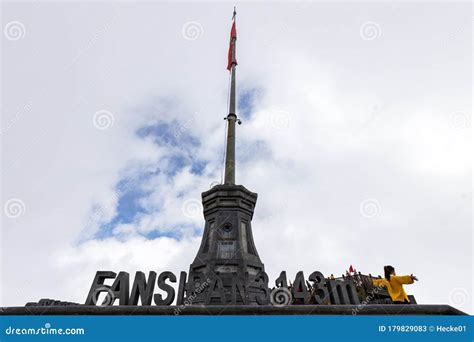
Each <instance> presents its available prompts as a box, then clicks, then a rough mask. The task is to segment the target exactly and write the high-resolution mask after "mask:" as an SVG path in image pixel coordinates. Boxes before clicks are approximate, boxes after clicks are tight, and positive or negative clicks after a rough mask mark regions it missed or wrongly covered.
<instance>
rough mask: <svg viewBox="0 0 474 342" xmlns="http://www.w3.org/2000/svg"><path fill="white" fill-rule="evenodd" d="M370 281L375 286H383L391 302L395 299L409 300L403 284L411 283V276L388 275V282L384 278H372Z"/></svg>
mask: <svg viewBox="0 0 474 342" xmlns="http://www.w3.org/2000/svg"><path fill="white" fill-rule="evenodd" d="M372 281H373V283H374V285H375V286H385V287H386V288H387V290H388V294H389V295H390V297H391V298H392V301H393V302H395V301H400V302H403V301H405V300H407V301H408V302H410V300H409V299H408V296H407V294H406V292H405V290H404V289H403V284H413V279H412V277H411V276H409V275H406V276H394V275H392V276H390V282H389V281H388V280H387V279H385V278H382V279H373V280H372Z"/></svg>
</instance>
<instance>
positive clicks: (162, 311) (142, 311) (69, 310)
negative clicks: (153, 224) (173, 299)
mask: <svg viewBox="0 0 474 342" xmlns="http://www.w3.org/2000/svg"><path fill="white" fill-rule="evenodd" d="M0 315H169V316H173V315H175V316H177V315H200V316H206V315H216V316H218V315H404V316H405V315H467V314H466V313H464V312H462V311H460V310H458V309H455V308H453V307H451V306H449V305H438V304H435V305H419V304H412V305H393V304H390V305H382V304H377V305H291V306H282V307H277V306H242V305H222V306H221V305H214V306H197V305H195V306H86V305H74V306H28V307H25V306H21V307H3V308H0Z"/></svg>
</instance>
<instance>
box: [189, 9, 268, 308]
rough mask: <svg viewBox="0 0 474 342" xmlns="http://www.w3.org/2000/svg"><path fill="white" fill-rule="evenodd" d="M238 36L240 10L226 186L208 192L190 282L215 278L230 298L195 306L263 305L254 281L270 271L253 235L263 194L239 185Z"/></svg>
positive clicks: (201, 299) (214, 286)
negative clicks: (237, 126) (236, 171)
mask: <svg viewBox="0 0 474 342" xmlns="http://www.w3.org/2000/svg"><path fill="white" fill-rule="evenodd" d="M236 40H237V34H236V28H235V10H234V16H233V24H232V30H231V37H230V45H229V56H228V57H229V60H228V66H227V69H228V70H229V71H230V73H231V82H230V84H231V85H230V99H229V114H228V115H227V118H226V120H227V143H226V158H225V180H224V184H220V185H216V186H214V187H213V188H211V189H210V190H208V191H206V192H203V193H202V204H203V208H204V218H205V221H206V223H205V227H204V234H203V237H202V242H201V246H200V248H199V251H198V253H197V255H196V258H195V259H194V261H193V263H192V264H191V266H190V270H189V282H188V284H189V286H190V288H188V293H189V292H191V291H192V290H193V288H192V287H193V286H196V287H197V286H199V284H202V283H203V282H205V281H206V280H207V281H208V282H210V284H208V285H209V286H210V287H211V289H210V290H211V291H210V292H211V293H212V292H213V291H214V290H215V291H221V292H223V293H222V294H223V296H222V297H225V300H222V298H221V297H219V296H218V299H217V300H216V299H215V298H213V297H212V296H211V297H209V298H207V300H206V298H205V297H206V296H204V295H203V296H200V295H199V293H198V294H195V295H194V297H193V304H199V303H205V304H207V305H212V304H225V303H228V302H232V303H234V304H257V298H256V297H255V296H252V292H253V293H254V294H258V293H259V289H258V288H257V287H255V288H252V283H253V282H254V280H255V277H256V276H258V275H259V274H261V273H262V272H264V265H263V263H262V261H261V260H260V257H259V256H258V253H257V249H256V247H255V243H254V240H253V236H252V217H253V212H254V208H255V204H256V202H257V194H256V193H254V192H251V191H249V190H247V189H246V188H245V187H244V186H243V185H236V184H235V124H236V122H237V123H239V124H240V120H239V119H238V118H237V114H236V110H235V102H236V90H235V72H236V66H237V61H236V57H235V52H236ZM215 279H218V281H217V282H216V280H215ZM252 279H253V280H252ZM193 284H194V285H193ZM242 287H246V290H247V291H245V292H246V293H247V295H244V294H243V293H244V291H240V290H239V288H240V289H241V288H242ZM233 288H234V290H233ZM236 288H237V291H235V289H236ZM207 292H208V291H207ZM188 296H189V295H188Z"/></svg>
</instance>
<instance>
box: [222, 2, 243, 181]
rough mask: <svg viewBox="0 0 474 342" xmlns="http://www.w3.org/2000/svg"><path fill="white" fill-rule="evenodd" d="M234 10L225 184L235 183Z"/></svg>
mask: <svg viewBox="0 0 474 342" xmlns="http://www.w3.org/2000/svg"><path fill="white" fill-rule="evenodd" d="M236 14H237V12H236V11H235V6H234V13H233V15H232V29H231V30H230V43H229V52H228V58H227V70H230V73H231V76H230V77H231V80H230V98H229V114H228V115H227V146H226V155H225V177H224V183H225V184H235V122H236V121H237V122H238V123H240V121H239V120H237V114H236V112H235V67H236V65H237V60H236V57H235V52H236V50H235V48H236V41H237V29H236V27H235V16H236Z"/></svg>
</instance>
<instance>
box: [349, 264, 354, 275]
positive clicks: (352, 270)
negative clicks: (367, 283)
mask: <svg viewBox="0 0 474 342" xmlns="http://www.w3.org/2000/svg"><path fill="white" fill-rule="evenodd" d="M352 272H354V269H353V268H352V265H351V266H350V267H349V273H352Z"/></svg>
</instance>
